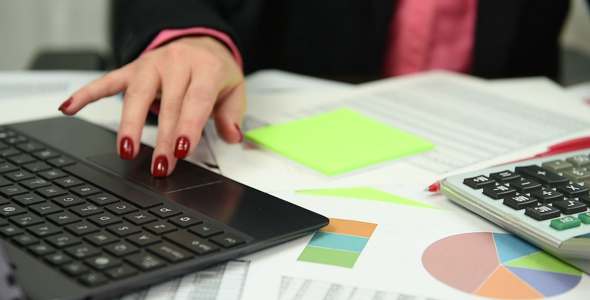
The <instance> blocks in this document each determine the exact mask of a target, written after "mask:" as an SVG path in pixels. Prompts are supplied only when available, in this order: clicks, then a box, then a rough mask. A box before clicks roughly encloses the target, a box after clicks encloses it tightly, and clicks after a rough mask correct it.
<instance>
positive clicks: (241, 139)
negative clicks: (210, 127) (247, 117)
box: [235, 124, 244, 143]
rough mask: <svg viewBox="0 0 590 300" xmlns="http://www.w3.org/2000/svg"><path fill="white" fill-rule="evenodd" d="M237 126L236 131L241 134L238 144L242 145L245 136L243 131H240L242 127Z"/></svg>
mask: <svg viewBox="0 0 590 300" xmlns="http://www.w3.org/2000/svg"><path fill="white" fill-rule="evenodd" d="M235 125H236V129H237V130H238V132H239V133H240V140H239V141H238V143H241V142H242V141H243V140H244V134H243V133H242V130H241V129H240V126H238V124H235Z"/></svg>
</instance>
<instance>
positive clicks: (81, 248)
mask: <svg viewBox="0 0 590 300" xmlns="http://www.w3.org/2000/svg"><path fill="white" fill-rule="evenodd" d="M64 251H65V252H66V253H67V254H69V255H71V256H73V257H75V258H77V259H85V258H87V257H92V256H95V255H99V254H100V249H98V248H96V247H94V246H91V245H89V244H85V243H82V244H79V245H75V246H71V247H68V248H66V249H64Z"/></svg>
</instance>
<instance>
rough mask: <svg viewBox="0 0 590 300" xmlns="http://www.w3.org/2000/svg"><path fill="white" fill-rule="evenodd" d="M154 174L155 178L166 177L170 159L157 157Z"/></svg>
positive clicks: (162, 156)
mask: <svg viewBox="0 0 590 300" xmlns="http://www.w3.org/2000/svg"><path fill="white" fill-rule="evenodd" d="M152 174H153V175H154V177H164V176H166V175H167V174H168V159H166V156H164V155H160V156H158V157H156V159H155V160H154V169H153V170H152Z"/></svg>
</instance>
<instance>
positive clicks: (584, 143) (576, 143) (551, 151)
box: [424, 137, 590, 193]
mask: <svg viewBox="0 0 590 300" xmlns="http://www.w3.org/2000/svg"><path fill="white" fill-rule="evenodd" d="M586 148H590V137H582V138H577V139H573V140H569V141H565V142H563V143H559V144H555V145H553V146H549V147H548V148H547V151H545V152H543V153H539V154H537V155H535V156H533V157H529V158H524V159H520V160H515V161H511V162H507V163H503V164H500V165H498V166H501V165H506V164H511V163H515V162H519V161H525V160H529V159H534V158H540V157H547V156H551V155H556V154H560V153H566V152H572V151H577V150H582V149H586ZM424 191H425V192H433V193H436V192H439V191H440V181H437V182H435V183H433V184H431V185H430V186H428V187H427V188H425V189H424Z"/></svg>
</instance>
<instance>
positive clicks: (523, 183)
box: [510, 179, 543, 194]
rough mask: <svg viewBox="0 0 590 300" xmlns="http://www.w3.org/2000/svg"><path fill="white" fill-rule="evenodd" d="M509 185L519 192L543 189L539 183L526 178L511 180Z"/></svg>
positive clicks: (524, 192) (526, 192) (525, 192)
mask: <svg viewBox="0 0 590 300" xmlns="http://www.w3.org/2000/svg"><path fill="white" fill-rule="evenodd" d="M510 187H511V188H513V189H515V190H516V191H517V192H519V193H521V194H528V193H532V192H534V191H540V190H542V189H543V186H542V185H541V184H540V183H538V182H535V181H532V180H528V179H525V180H520V181H513V182H511V183H510Z"/></svg>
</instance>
